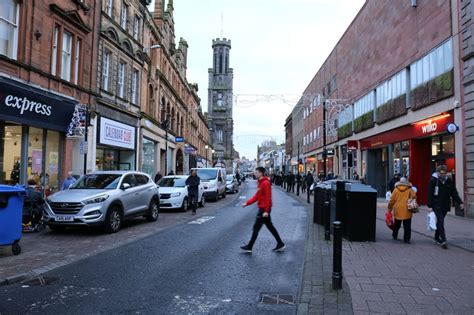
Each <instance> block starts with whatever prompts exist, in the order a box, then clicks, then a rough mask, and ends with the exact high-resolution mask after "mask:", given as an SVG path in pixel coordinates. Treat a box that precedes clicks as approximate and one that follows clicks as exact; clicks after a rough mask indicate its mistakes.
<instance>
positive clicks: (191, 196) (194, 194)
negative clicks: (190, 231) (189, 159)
mask: <svg viewBox="0 0 474 315" xmlns="http://www.w3.org/2000/svg"><path fill="white" fill-rule="evenodd" d="M200 183H201V178H199V176H198V175H197V171H196V170H195V169H193V170H192V171H191V175H190V176H189V177H188V178H187V179H186V182H185V184H186V186H187V187H188V200H189V203H190V204H189V205H190V206H191V209H192V211H193V212H192V214H196V209H197V204H198V198H199V184H200Z"/></svg>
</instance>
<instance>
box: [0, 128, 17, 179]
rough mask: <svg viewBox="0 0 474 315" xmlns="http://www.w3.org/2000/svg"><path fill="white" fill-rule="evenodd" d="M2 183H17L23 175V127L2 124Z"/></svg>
mask: <svg viewBox="0 0 474 315" xmlns="http://www.w3.org/2000/svg"><path fill="white" fill-rule="evenodd" d="M0 136H1V139H0V172H1V173H0V184H7V185H15V184H19V183H20V177H21V146H22V127H21V126H20V125H13V124H8V123H7V124H5V125H3V126H2V125H1V124H0Z"/></svg>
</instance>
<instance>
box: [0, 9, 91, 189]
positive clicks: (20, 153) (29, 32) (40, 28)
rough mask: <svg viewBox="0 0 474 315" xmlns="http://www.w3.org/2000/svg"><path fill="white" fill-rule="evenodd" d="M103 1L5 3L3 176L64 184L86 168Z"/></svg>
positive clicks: (0, 23)
mask: <svg viewBox="0 0 474 315" xmlns="http://www.w3.org/2000/svg"><path fill="white" fill-rule="evenodd" d="M98 3H99V2H97V1H92V0H84V1H79V0H73V1H61V0H57V1H43V0H39V1H33V2H31V1H17V0H5V1H2V2H1V3H0V33H1V34H4V35H5V36H2V37H1V38H0V183H8V184H14V183H25V182H26V180H27V179H28V178H33V179H35V180H36V181H37V183H38V184H41V185H42V186H43V187H46V186H51V187H54V188H57V187H59V186H60V185H61V183H62V180H63V179H64V177H65V173H66V172H67V171H70V170H73V171H74V173H76V174H80V173H82V172H83V170H84V168H83V165H84V155H83V154H81V152H80V142H81V137H82V136H83V133H84V122H85V112H86V108H88V107H89V106H90V105H91V104H94V103H95V97H96V93H97V84H96V78H97V76H96V69H97V61H96V58H91V56H96V55H97V41H98V25H99V21H100V20H99V19H100V8H99V7H97V5H98Z"/></svg>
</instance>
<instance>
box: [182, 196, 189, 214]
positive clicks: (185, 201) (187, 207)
mask: <svg viewBox="0 0 474 315" xmlns="http://www.w3.org/2000/svg"><path fill="white" fill-rule="evenodd" d="M188 209H189V201H188V197H184V199H183V204H182V205H181V211H183V212H186V211H187V210H188Z"/></svg>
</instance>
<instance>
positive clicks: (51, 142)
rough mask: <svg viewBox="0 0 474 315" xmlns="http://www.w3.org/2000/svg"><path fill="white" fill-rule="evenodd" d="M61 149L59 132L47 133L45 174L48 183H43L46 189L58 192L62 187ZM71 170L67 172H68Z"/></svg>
mask: <svg viewBox="0 0 474 315" xmlns="http://www.w3.org/2000/svg"><path fill="white" fill-rule="evenodd" d="M59 149H60V135H59V133H58V132H57V131H51V130H48V131H47V137H46V157H45V159H46V164H45V168H46V171H45V174H46V179H47V180H48V182H44V183H42V184H43V186H44V187H45V189H46V190H47V189H48V188H49V189H53V190H58V188H59V187H60V184H61V183H60V179H59ZM68 171H70V170H67V172H68Z"/></svg>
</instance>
